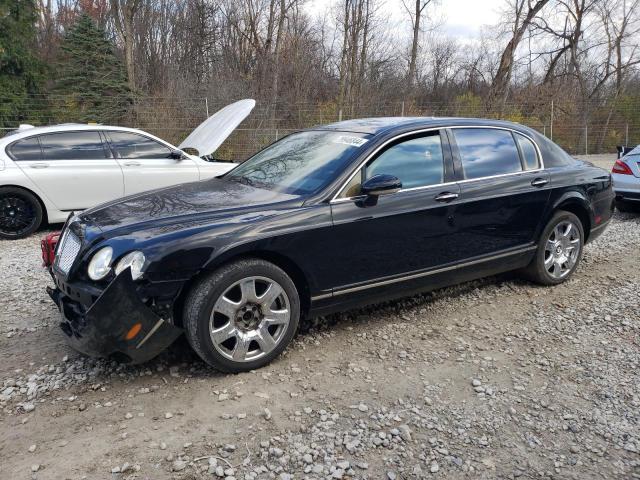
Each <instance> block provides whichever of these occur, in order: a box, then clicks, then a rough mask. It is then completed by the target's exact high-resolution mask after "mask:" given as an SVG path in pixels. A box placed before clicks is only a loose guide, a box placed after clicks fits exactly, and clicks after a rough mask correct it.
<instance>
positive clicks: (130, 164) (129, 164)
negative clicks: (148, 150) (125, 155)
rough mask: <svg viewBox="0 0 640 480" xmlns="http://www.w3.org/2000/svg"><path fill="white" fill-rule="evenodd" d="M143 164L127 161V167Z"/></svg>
mask: <svg viewBox="0 0 640 480" xmlns="http://www.w3.org/2000/svg"><path fill="white" fill-rule="evenodd" d="M140 165H141V163H140V162H125V164H124V166H125V167H139V166H140Z"/></svg>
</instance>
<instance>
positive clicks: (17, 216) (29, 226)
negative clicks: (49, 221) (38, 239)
mask: <svg viewBox="0 0 640 480" xmlns="http://www.w3.org/2000/svg"><path fill="white" fill-rule="evenodd" d="M41 223H42V206H41V205H40V202H39V201H38V199H37V198H36V197H35V196H34V195H33V194H31V193H30V192H28V191H26V190H23V189H21V188H16V187H2V188H0V238H6V239H18V238H24V237H27V236H29V235H31V234H32V233H33V232H35V231H36V230H37V229H38V227H39V226H40V224H41Z"/></svg>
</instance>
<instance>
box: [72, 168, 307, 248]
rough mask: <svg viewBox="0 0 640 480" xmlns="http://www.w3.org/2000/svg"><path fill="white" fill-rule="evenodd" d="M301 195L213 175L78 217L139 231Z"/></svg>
mask: <svg viewBox="0 0 640 480" xmlns="http://www.w3.org/2000/svg"><path fill="white" fill-rule="evenodd" d="M299 198H300V197H298V196H295V195H289V194H285V193H279V192H274V191H272V190H264V189H261V188H256V187H252V186H249V185H245V184H241V183H237V182H233V181H228V180H222V179H217V178H213V179H211V180H206V181H201V182H194V183H184V184H182V185H176V186H173V187H168V188H163V189H159V190H152V191H149V192H145V193H141V194H138V195H133V196H130V197H125V198H122V199H119V200H115V201H113V202H109V203H105V204H102V205H98V206H97V207H94V208H92V209H90V210H86V211H85V212H83V213H81V214H80V215H79V216H78V217H79V219H80V220H81V221H82V222H83V223H85V224H86V225H91V226H92V227H93V228H96V229H98V230H100V231H101V232H102V233H103V234H108V233H110V232H111V233H113V231H114V230H118V231H121V230H122V231H136V230H144V229H153V228H156V227H168V226H169V225H172V226H176V225H181V224H185V225H186V224H193V223H198V222H206V221H210V220H214V219H215V218H217V217H221V216H223V217H227V216H229V215H231V214H237V215H241V214H244V213H248V212H250V211H252V210H256V209H261V210H264V209H270V208H273V207H271V205H272V204H277V203H282V202H287V201H291V200H296V199H299ZM108 236H111V235H108Z"/></svg>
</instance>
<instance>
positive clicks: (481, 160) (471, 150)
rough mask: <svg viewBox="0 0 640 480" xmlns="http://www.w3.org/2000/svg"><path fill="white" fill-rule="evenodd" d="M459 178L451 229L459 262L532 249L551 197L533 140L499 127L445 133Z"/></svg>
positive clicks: (454, 129)
mask: <svg viewBox="0 0 640 480" xmlns="http://www.w3.org/2000/svg"><path fill="white" fill-rule="evenodd" d="M449 134H450V137H451V138H452V148H453V152H454V161H455V164H456V170H457V173H458V174H459V176H460V177H461V181H460V183H459V184H460V198H459V202H458V205H457V207H456V211H455V224H456V230H457V232H458V233H457V240H458V244H461V245H464V246H465V248H464V249H461V250H460V251H461V253H462V254H463V255H461V258H460V260H464V259H467V258H472V257H476V256H479V255H489V254H495V253H499V252H500V251H502V250H508V249H511V248H517V247H525V246H530V245H532V244H533V242H534V241H535V239H536V237H537V232H538V229H539V228H540V224H541V221H542V217H543V214H544V211H545V208H546V204H547V201H548V200H549V195H550V191H551V190H550V178H549V174H548V173H547V172H545V171H544V170H542V169H541V166H542V164H541V159H540V155H539V151H538V149H537V147H536V146H535V144H534V143H533V141H532V140H531V139H530V138H528V137H526V136H524V135H522V134H520V133H517V132H514V131H511V130H508V129H500V128H490V127H482V128H470V127H463V128H453V129H450V130H449Z"/></svg>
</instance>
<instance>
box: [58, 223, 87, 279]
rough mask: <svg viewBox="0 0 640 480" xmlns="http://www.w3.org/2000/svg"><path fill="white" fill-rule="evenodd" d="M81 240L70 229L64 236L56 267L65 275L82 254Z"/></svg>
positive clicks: (59, 248)
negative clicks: (80, 253)
mask: <svg viewBox="0 0 640 480" xmlns="http://www.w3.org/2000/svg"><path fill="white" fill-rule="evenodd" d="M80 246H81V243H80V239H79V238H78V237H77V236H76V234H75V233H73V232H72V231H70V230H69V229H68V228H67V229H66V230H65V231H64V233H63V234H62V239H61V240H60V246H59V247H58V250H57V251H56V267H57V268H58V270H60V271H61V272H62V273H64V274H65V275H66V274H67V273H69V269H70V268H71V265H73V262H74V260H75V259H76V257H77V256H78V253H79V252H80Z"/></svg>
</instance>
